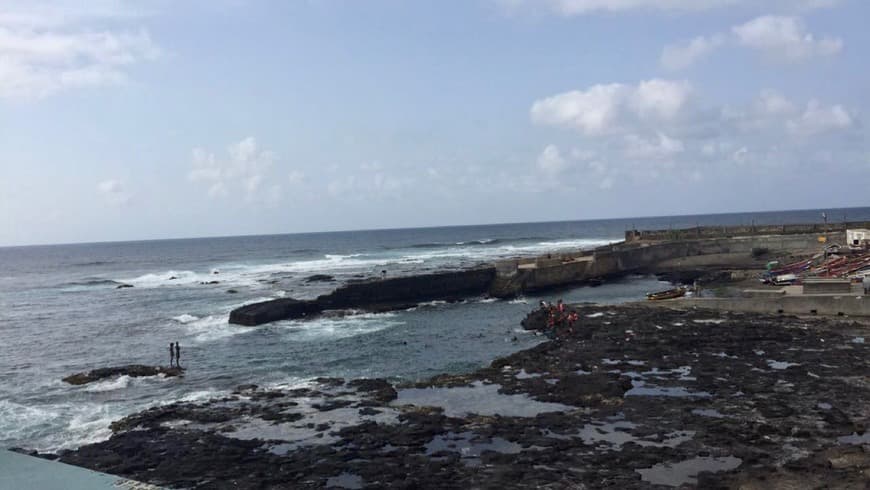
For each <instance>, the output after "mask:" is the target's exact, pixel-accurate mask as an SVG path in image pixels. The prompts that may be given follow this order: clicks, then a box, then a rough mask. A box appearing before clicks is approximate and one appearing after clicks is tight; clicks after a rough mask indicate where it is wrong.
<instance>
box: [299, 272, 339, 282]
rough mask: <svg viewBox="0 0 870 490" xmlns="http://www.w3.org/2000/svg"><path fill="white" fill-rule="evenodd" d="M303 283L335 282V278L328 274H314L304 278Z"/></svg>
mask: <svg viewBox="0 0 870 490" xmlns="http://www.w3.org/2000/svg"><path fill="white" fill-rule="evenodd" d="M305 282H335V277H333V276H330V275H329V274H314V275H312V276H308V277H306V278H305Z"/></svg>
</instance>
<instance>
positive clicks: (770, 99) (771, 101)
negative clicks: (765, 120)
mask: <svg viewBox="0 0 870 490" xmlns="http://www.w3.org/2000/svg"><path fill="white" fill-rule="evenodd" d="M753 106H754V110H755V112H756V113H757V114H763V115H765V116H784V115H785V116H787V115H790V114H794V112H795V111H796V110H797V107H796V106H795V105H794V103H793V102H792V101H790V100H788V99H787V98H786V97H785V96H783V95H782V94H780V93H779V92H776V91H774V90H763V91H762V92H761V94H760V95H759V96H758V98H757V99H756V100H755V103H754V104H753Z"/></svg>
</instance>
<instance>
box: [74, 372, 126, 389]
mask: <svg viewBox="0 0 870 490" xmlns="http://www.w3.org/2000/svg"><path fill="white" fill-rule="evenodd" d="M131 379H132V378H130V376H127V375H126V374H124V375H121V376H118V377H117V378H114V379H107V380H103V381H99V382H96V383H89V384H87V385H86V386H85V391H88V392H92V393H101V392H104V391H115V390H120V389H124V388H126V387H127V386H129V385H130V380H131Z"/></svg>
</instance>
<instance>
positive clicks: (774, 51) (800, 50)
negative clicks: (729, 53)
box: [659, 15, 843, 71]
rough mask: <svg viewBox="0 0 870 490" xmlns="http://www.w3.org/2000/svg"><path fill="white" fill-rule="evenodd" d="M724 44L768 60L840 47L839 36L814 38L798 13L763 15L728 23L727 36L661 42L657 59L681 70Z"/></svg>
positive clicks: (797, 58)
mask: <svg viewBox="0 0 870 490" xmlns="http://www.w3.org/2000/svg"><path fill="white" fill-rule="evenodd" d="M726 44H727V45H733V46H740V47H743V48H747V49H752V50H756V51H759V52H761V53H763V54H764V56H765V57H766V58H767V59H769V60H771V61H777V62H783V63H798V62H805V61H808V60H811V59H814V58H819V57H824V56H833V55H836V54H838V53H839V52H840V51H841V50H842V49H843V40H842V39H839V38H832V37H825V38H822V39H816V38H815V36H813V34H810V33H809V32H807V30H806V26H805V25H804V23H803V21H802V20H801V19H800V18H798V17H784V16H774V15H766V16H762V17H757V18H755V19H752V20H750V21H748V22H746V23H744V24H740V25H736V26H734V27H732V28H731V33H730V34H729V35H728V36H726V35H724V34H714V35H712V36H699V37H696V38H695V39H693V40H691V41H689V42H687V43H683V44H672V45H669V46H665V48H664V49H663V50H662V54H661V56H660V58H659V63H660V64H661V66H662V67H663V68H665V69H668V70H671V71H677V70H682V69H684V68H687V67H688V66H690V65H692V64H693V63H695V62H696V61H698V60H700V59H702V58H704V57H706V56H708V55H709V54H710V53H712V52H713V51H715V50H716V49H718V48H720V47H723V46H725V45H726Z"/></svg>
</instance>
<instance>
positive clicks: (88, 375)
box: [63, 364, 184, 385]
mask: <svg viewBox="0 0 870 490" xmlns="http://www.w3.org/2000/svg"><path fill="white" fill-rule="evenodd" d="M158 374H162V375H164V376H182V375H184V368H176V367H165V366H145V365H142V364H130V365H128V366H118V367H108V368H100V369H94V370H93V371H88V372H85V373H76V374H73V375H70V376H67V377H66V378H63V381H64V382H66V383H69V384H71V385H83V384H86V383H90V382H92V381H99V380H101V379H106V378H113V377H115V376H124V375H126V376H131V377H134V378H135V377H141V376H157V375H158Z"/></svg>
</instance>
